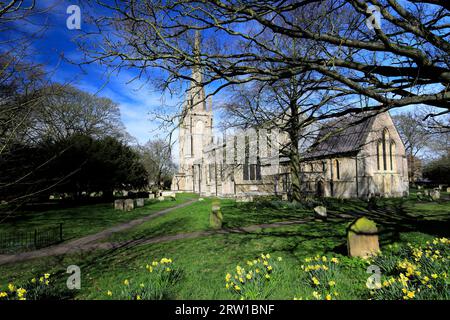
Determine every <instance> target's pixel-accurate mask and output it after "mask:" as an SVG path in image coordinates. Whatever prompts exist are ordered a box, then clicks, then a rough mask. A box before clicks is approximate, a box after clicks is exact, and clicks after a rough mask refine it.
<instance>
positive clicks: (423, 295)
mask: <svg viewBox="0 0 450 320" xmlns="http://www.w3.org/2000/svg"><path fill="white" fill-rule="evenodd" d="M449 259H450V240H448V239H446V238H441V239H438V238H436V239H434V240H433V241H431V242H429V241H427V242H426V244H425V245H411V244H408V245H407V246H406V247H403V248H399V249H398V250H397V251H392V252H388V253H385V254H381V255H379V256H377V257H374V258H373V259H372V260H371V261H370V262H371V263H372V264H374V265H377V266H379V267H380V269H381V271H382V277H381V288H380V289H376V290H372V291H371V292H370V294H371V296H372V298H373V299H377V300H391V299H395V300H398V299H404V300H409V299H433V300H435V299H446V300H447V299H450V279H449V278H448V261H449Z"/></svg>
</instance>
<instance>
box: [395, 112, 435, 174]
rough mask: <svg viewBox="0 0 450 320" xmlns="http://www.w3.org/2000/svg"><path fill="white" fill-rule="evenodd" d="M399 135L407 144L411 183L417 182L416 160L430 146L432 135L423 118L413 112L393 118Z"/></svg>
mask: <svg viewBox="0 0 450 320" xmlns="http://www.w3.org/2000/svg"><path fill="white" fill-rule="evenodd" d="M393 120H394V123H395V126H396V127H397V130H398V133H399V134H400V137H401V138H402V140H403V143H404V144H405V151H406V153H407V155H408V157H407V159H408V175H409V181H411V182H413V183H414V182H415V180H416V177H417V176H418V175H417V172H416V171H417V170H419V169H420V168H418V166H417V165H416V159H417V158H418V154H419V153H420V152H421V151H424V149H425V148H427V147H428V145H429V139H430V135H429V134H428V132H427V130H426V128H425V125H424V122H423V121H422V118H421V117H420V116H418V115H417V114H414V113H412V112H405V113H402V114H398V115H395V116H394V117H393Z"/></svg>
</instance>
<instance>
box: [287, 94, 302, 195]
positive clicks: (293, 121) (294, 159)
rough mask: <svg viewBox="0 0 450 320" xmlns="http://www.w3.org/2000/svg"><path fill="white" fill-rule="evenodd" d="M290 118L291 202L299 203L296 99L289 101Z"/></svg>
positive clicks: (299, 183) (299, 182)
mask: <svg viewBox="0 0 450 320" xmlns="http://www.w3.org/2000/svg"><path fill="white" fill-rule="evenodd" d="M289 107H290V111H291V117H290V119H289V124H288V134H289V139H290V142H289V162H290V169H291V170H290V171H291V187H292V199H291V200H292V201H293V202H296V201H297V202H300V201H301V199H302V194H301V189H300V185H301V181H300V180H301V178H300V171H301V170H300V152H299V150H298V140H299V118H298V117H299V115H298V106H297V99H291V101H290V106H289Z"/></svg>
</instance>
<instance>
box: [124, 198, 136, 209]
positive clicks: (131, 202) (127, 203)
mask: <svg viewBox="0 0 450 320" xmlns="http://www.w3.org/2000/svg"><path fill="white" fill-rule="evenodd" d="M123 209H124V210H125V211H131V210H133V209H134V200H133V199H126V200H125V202H124V205H123Z"/></svg>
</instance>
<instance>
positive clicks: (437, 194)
mask: <svg viewBox="0 0 450 320" xmlns="http://www.w3.org/2000/svg"><path fill="white" fill-rule="evenodd" d="M430 196H431V199H433V200H434V201H436V200H439V199H440V198H441V192H440V191H439V189H434V190H431V192H430Z"/></svg>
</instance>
